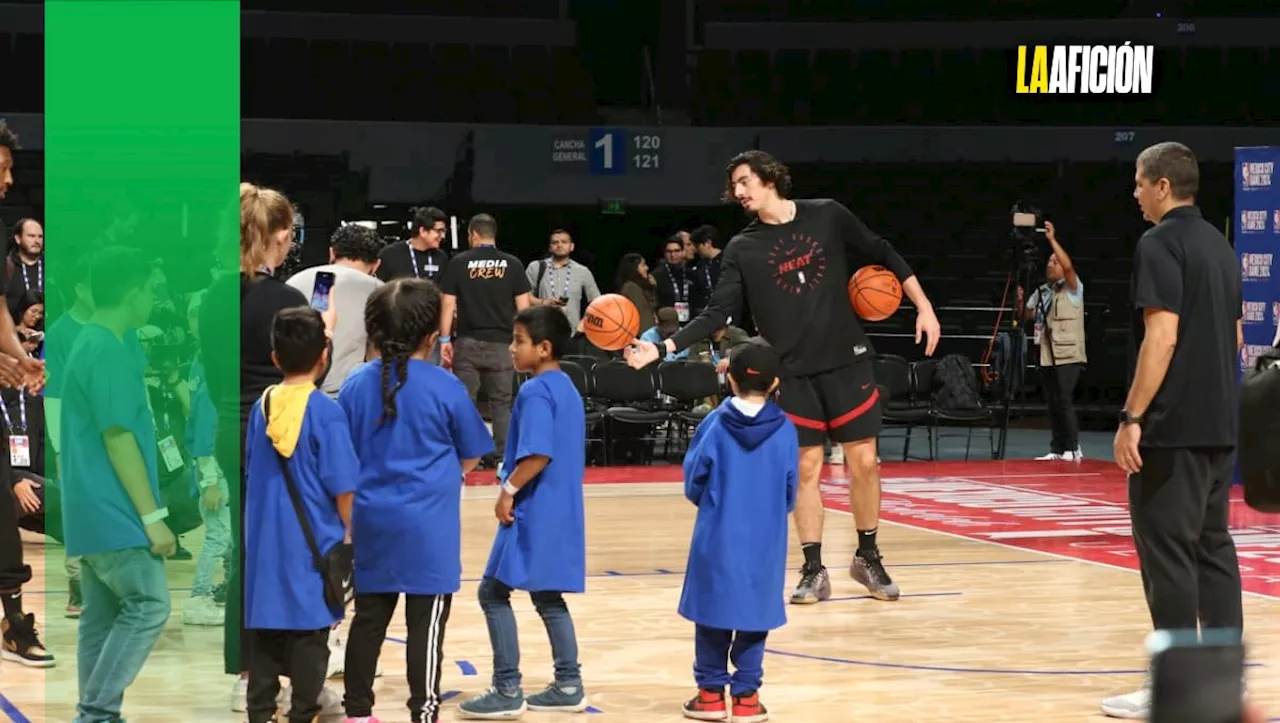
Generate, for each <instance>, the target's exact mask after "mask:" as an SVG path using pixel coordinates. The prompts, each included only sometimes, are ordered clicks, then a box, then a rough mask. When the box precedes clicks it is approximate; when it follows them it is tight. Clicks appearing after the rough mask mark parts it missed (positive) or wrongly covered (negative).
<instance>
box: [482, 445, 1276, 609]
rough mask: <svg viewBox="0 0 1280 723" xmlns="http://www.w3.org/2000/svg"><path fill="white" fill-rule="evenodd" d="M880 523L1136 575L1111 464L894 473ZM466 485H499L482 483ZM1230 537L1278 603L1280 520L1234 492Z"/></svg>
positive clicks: (832, 480) (634, 480)
mask: <svg viewBox="0 0 1280 723" xmlns="http://www.w3.org/2000/svg"><path fill="white" fill-rule="evenodd" d="M845 474H846V473H845V470H844V468H843V467H827V468H826V469H825V471H824V475H823V484H822V494H823V498H824V500H825V502H826V505H827V508H828V509H832V510H839V511H842V512H848V511H849V494H848V483H847V479H846V476H845ZM881 477H882V479H883V486H884V497H883V502H882V512H881V516H882V518H883V519H884V520H886V521H888V522H896V523H900V524H905V525H911V526H913V527H918V528H922V529H926V530H932V531H934V532H940V533H944V534H948V535H955V536H958V537H963V538H966V539H970V540H981V541H985V542H993V543H998V544H1000V545H1004V546H1007V547H1011V548H1015V549H1021V550H1027V551H1031V552H1041V553H1047V554H1052V555H1059V556H1062V557H1067V558H1071V559H1076V560H1084V561H1088V562H1096V563H1103V564H1107V565H1114V566H1116V567H1122V568H1126V569H1130V570H1137V569H1138V560H1137V557H1136V556H1135V553H1134V551H1133V541H1132V539H1131V537H1130V530H1129V514H1128V508H1127V505H1126V496H1127V494H1128V493H1127V487H1126V483H1125V479H1124V474H1123V473H1122V472H1120V470H1119V469H1117V468H1116V466H1115V465H1114V464H1113V463H1111V462H1109V461H1103V460H1093V461H1085V462H1084V463H1083V464H1072V463H1069V462H1031V461H1018V462H943V463H924V462H916V463H909V464H902V463H886V464H884V465H883V466H882V467H881ZM681 480H682V477H681V473H680V468H679V467H678V466H675V465H658V466H652V467H597V468H591V469H589V470H588V471H587V479H586V482H587V483H588V484H601V483H613V484H618V483H622V484H627V483H631V484H643V483H652V482H679V481H681ZM468 484H479V485H483V484H494V480H493V475H492V474H491V473H476V474H473V475H472V477H471V479H468ZM1232 496H1233V499H1232V509H1231V528H1232V535H1233V536H1234V538H1235V541H1236V548H1237V550H1238V552H1239V556H1240V571H1241V574H1242V575H1243V577H1244V588H1245V590H1247V591H1248V592H1252V593H1257V594H1260V595H1266V596H1269V597H1275V598H1280V515H1266V514H1262V513H1259V512H1255V511H1253V510H1250V509H1249V508H1248V507H1246V506H1245V504H1244V500H1243V499H1242V494H1241V491H1240V490H1239V488H1237V489H1235V490H1233V495H1232Z"/></svg>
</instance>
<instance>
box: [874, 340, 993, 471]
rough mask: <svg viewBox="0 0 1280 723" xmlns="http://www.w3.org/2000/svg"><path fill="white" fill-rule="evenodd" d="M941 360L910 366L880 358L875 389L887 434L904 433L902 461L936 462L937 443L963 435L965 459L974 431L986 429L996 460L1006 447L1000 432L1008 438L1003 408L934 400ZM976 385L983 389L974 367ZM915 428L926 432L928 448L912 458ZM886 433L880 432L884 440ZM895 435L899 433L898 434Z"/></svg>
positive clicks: (899, 359) (902, 360)
mask: <svg viewBox="0 0 1280 723" xmlns="http://www.w3.org/2000/svg"><path fill="white" fill-rule="evenodd" d="M937 366H938V361H937V360H935V359H922V360H920V361H916V362H911V361H907V359H906V358H904V357H901V356H897V355H896V354H880V355H877V356H876V359H875V376H876V386H877V387H878V388H879V392H880V405H881V406H880V409H881V415H882V419H883V421H884V426H885V431H886V432H889V431H893V430H901V431H902V435H901V436H902V437H903V442H902V461H903V462H906V461H908V460H909V459H919V460H925V461H934V460H936V459H937V458H938V442H939V440H940V439H942V438H946V437H957V438H958V437H964V438H965V446H964V458H965V459H966V460H968V459H969V455H970V452H971V449H972V446H973V436H974V431H975V430H985V431H986V434H987V441H988V444H989V446H990V451H991V459H998V458H999V455H1000V450H1002V449H1003V444H999V441H1002V440H997V437H996V433H997V431H998V432H999V433H1000V434H1001V435H1002V436H1003V435H1004V434H1005V430H1006V428H1007V427H1006V425H1005V423H1004V422H1005V418H1004V417H1005V415H1004V410H1003V408H1001V407H999V406H995V405H991V404H988V403H986V402H985V401H981V400H980V402H979V404H978V406H976V407H974V408H972V409H954V408H946V407H942V406H939V405H938V404H936V403H935V402H934V392H935V391H936V390H937V386H936V382H937V378H936V375H935V372H936V370H937ZM973 374H974V382H975V383H976V384H977V388H978V389H982V388H983V383H982V379H981V377H980V376H979V372H978V369H977V368H974V369H973ZM956 428H960V429H963V430H964V431H963V433H943V432H942V431H941V430H944V429H956ZM917 430H923V431H924V432H925V436H926V439H927V441H928V445H929V454H928V456H927V457H912V456H911V441H912V439H913V437H914V436H915V432H916V431H917ZM884 436H885V434H884V433H883V432H882V433H881V437H884ZM895 436H896V435H895Z"/></svg>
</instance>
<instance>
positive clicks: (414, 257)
mask: <svg viewBox="0 0 1280 723" xmlns="http://www.w3.org/2000/svg"><path fill="white" fill-rule="evenodd" d="M404 243H405V245H406V246H408V247H409V260H410V261H412V262H413V278H415V279H420V278H422V274H421V273H419V272H418V252H417V251H416V250H415V249H414V248H413V243H412V242H409V241H405V242H404Z"/></svg>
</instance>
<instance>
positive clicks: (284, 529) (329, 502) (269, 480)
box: [244, 306, 360, 723]
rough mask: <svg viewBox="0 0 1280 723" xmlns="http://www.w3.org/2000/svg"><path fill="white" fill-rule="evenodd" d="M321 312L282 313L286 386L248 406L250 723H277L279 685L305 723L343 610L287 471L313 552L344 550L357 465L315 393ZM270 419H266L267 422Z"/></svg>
mask: <svg viewBox="0 0 1280 723" xmlns="http://www.w3.org/2000/svg"><path fill="white" fill-rule="evenodd" d="M327 336H328V335H327V332H326V331H325V324H324V320H323V319H322V318H321V317H320V312H318V311H316V310H315V309H311V308H309V307H305V306H303V307H295V308H291V309H283V310H281V311H280V312H279V313H277V314H276V316H275V319H274V321H273V322H272V328H271V349H272V351H271V356H272V360H273V361H274V362H275V365H276V366H277V367H279V368H280V370H281V371H282V372H284V381H283V382H282V383H280V384H276V385H273V386H270V387H268V388H267V390H266V391H265V392H263V395H262V398H260V399H259V400H258V401H256V402H254V405H253V409H252V410H251V411H250V414H249V429H248V433H247V434H246V436H245V500H244V508H245V525H244V534H245V546H244V555H245V560H244V561H245V566H244V584H245V587H244V620H245V629H246V630H247V631H248V632H249V634H250V635H251V636H252V640H253V644H252V646H251V648H250V651H251V652H250V656H249V661H248V668H249V686H248V695H247V698H248V706H247V707H248V714H249V723H268V721H271V720H273V719H274V718H275V715H276V696H277V694H278V693H279V692H280V676H282V675H283V676H288V678H289V679H290V682H291V683H292V687H293V695H292V702H291V705H290V708H289V721H290V723H310V722H311V721H312V719H313V718H315V717H316V715H317V714H318V713H319V711H320V705H319V703H318V702H317V701H318V699H319V697H320V692H321V690H322V689H323V688H324V681H325V675H326V673H327V672H328V667H329V629H330V628H331V627H333V626H334V625H336V624H337V623H338V622H340V621H341V620H342V616H343V610H342V608H341V606H338V607H330V606H329V605H328V603H327V602H326V600H325V595H324V578H323V576H322V574H321V572H320V571H319V570H317V569H316V564H315V559H314V557H313V556H312V552H311V548H310V546H309V545H308V543H307V539H306V537H305V534H304V532H303V530H302V525H301V522H300V521H299V519H298V514H297V512H296V511H295V508H294V506H293V502H292V500H291V498H290V496H289V487H288V480H287V479H286V477H285V474H284V471H283V469H282V468H281V462H282V461H283V462H284V463H285V464H287V465H288V468H289V476H290V477H292V479H293V482H294V484H295V485H296V487H297V492H298V497H299V498H300V499H301V502H302V508H303V514H304V516H305V518H306V520H307V522H308V524H309V525H310V527H311V530H312V534H313V536H314V538H315V543H316V547H317V548H318V549H319V552H320V554H321V555H326V554H328V552H329V551H330V550H332V549H333V547H334V545H337V544H339V543H342V542H344V541H349V540H350V525H351V522H350V521H351V498H352V496H353V493H354V491H355V483H356V480H357V479H358V477H359V474H360V463H359V461H358V460H357V459H356V453H355V450H353V449H352V448H351V432H350V431H349V430H348V429H347V419H346V416H345V415H343V413H342V408H341V407H339V406H338V403H337V402H335V401H333V400H332V399H330V398H329V397H327V396H325V394H324V393H323V392H321V391H320V390H318V389H316V383H315V382H316V378H317V377H319V375H320V374H321V373H322V372H323V371H324V369H325V368H326V366H327V365H328V361H329V360H328V355H329V352H328V338H327ZM267 410H269V414H270V417H269V418H268V416H267Z"/></svg>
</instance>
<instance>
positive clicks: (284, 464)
mask: <svg viewBox="0 0 1280 723" xmlns="http://www.w3.org/2000/svg"><path fill="white" fill-rule="evenodd" d="M262 412H263V414H265V415H266V417H267V421H271V394H270V392H268V393H267V394H265V395H263V397H262ZM272 450H274V451H275V453H276V458H277V459H279V460H280V469H281V471H283V472H284V484H285V487H287V488H289V500H290V501H291V502H293V511H294V512H296V513H297V514H298V525H299V526H301V527H302V535H303V537H306V538H307V547H309V548H311V559H312V562H313V564H314V565H315V567H316V570H317V571H319V572H320V573H321V574H323V573H324V572H325V564H324V556H323V555H321V554H320V546H319V545H317V544H316V536H315V533H313V532H312V531H311V523H309V522H307V513H306V512H305V511H304V510H303V508H302V497H301V496H300V495H299V494H298V486H297V485H296V484H294V482H293V474H292V473H291V472H289V461H288V460H286V459H285V458H284V455H282V454H280V452H279V450H276V449H275V447H274V446H273V447H272Z"/></svg>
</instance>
